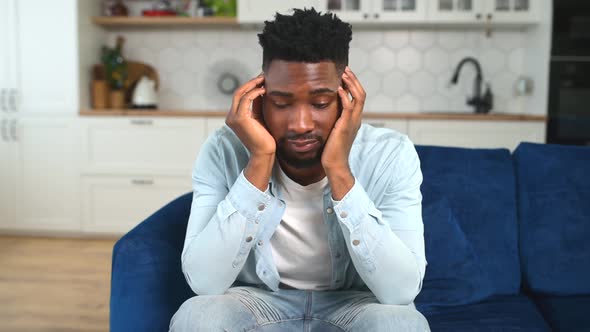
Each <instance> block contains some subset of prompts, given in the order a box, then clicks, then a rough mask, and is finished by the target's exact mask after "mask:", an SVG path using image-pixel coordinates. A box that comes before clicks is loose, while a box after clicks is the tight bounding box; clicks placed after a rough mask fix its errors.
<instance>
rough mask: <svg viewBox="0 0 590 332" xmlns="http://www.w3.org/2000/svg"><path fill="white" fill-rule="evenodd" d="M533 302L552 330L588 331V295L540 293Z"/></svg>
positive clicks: (589, 296)
mask: <svg viewBox="0 0 590 332" xmlns="http://www.w3.org/2000/svg"><path fill="white" fill-rule="evenodd" d="M535 302H536V303H537V306H538V307H539V310H540V311H541V313H542V314H543V316H544V317H545V320H546V321H547V322H548V323H549V325H551V328H553V330H554V331H580V332H582V331H590V315H589V314H588V308H590V295H579V296H556V295H541V296H537V297H535Z"/></svg>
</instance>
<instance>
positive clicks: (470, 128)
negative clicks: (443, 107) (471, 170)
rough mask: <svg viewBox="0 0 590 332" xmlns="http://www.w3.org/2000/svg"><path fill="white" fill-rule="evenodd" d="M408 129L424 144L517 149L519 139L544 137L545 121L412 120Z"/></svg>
mask: <svg viewBox="0 0 590 332" xmlns="http://www.w3.org/2000/svg"><path fill="white" fill-rule="evenodd" d="M408 132H409V133H408V136H409V137H410V139H411V140H412V141H413V142H414V143H415V144H421V145H441V146H457V147H467V148H507V149H510V150H514V149H515V148H516V147H517V146H518V144H519V143H520V142H535V143H543V142H544V141H545V123H544V122H524V121H471V120H468V121H453V120H444V121H433V120H410V121H409V124H408Z"/></svg>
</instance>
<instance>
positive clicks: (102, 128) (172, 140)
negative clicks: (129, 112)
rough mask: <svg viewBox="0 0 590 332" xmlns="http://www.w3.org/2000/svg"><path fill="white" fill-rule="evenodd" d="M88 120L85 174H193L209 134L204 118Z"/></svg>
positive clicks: (85, 137)
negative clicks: (197, 157)
mask: <svg viewBox="0 0 590 332" xmlns="http://www.w3.org/2000/svg"><path fill="white" fill-rule="evenodd" d="M84 120H85V121H84V122H85V126H84V132H85V135H84V138H83V146H84V147H85V149H84V151H85V153H84V155H83V156H82V159H83V160H82V162H83V172H84V173H85V174H98V173H101V174H166V175H184V174H190V172H191V170H192V166H193V164H194V162H195V158H196V156H197V154H198V152H199V150H200V148H201V145H202V144H203V142H204V140H205V138H206V135H207V134H206V128H205V126H206V121H205V119H204V118H195V119H193V118H191V119H164V118H148V117H138V118H130V119H129V118H118V119H117V118H107V119H102V118H101V119H84Z"/></svg>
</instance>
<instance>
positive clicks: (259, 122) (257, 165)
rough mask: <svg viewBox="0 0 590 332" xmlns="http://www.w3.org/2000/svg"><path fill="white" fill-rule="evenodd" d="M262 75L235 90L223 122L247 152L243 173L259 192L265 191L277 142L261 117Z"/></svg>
mask: <svg viewBox="0 0 590 332" xmlns="http://www.w3.org/2000/svg"><path fill="white" fill-rule="evenodd" d="M263 83H264V76H263V75H262V74H260V75H259V76H257V77H255V78H253V79H251V80H250V81H248V82H246V84H244V85H242V86H241V87H239V88H238V89H237V90H236V91H235V92H234V97H233V101H232V105H231V109H230V110H229V113H228V114H227V117H226V119H225V123H226V124H227V125H228V126H229V127H230V128H231V129H232V130H233V131H234V133H235V134H236V135H237V136H238V138H239V139H240V141H242V144H244V146H245V147H246V148H247V149H248V151H250V161H249V162H248V166H246V168H245V169H244V176H245V177H246V179H248V181H250V183H252V184H253V185H254V186H255V187H256V188H258V189H259V190H261V191H266V188H268V182H269V180H270V176H271V174H272V167H273V165H274V160H275V152H276V143H275V140H274V138H273V137H272V135H271V134H270V133H269V132H268V130H267V129H266V127H265V125H264V120H263V119H262V103H261V102H260V99H258V100H257V98H259V97H261V96H262V95H263V94H264V93H265V92H266V90H265V89H264V87H263Z"/></svg>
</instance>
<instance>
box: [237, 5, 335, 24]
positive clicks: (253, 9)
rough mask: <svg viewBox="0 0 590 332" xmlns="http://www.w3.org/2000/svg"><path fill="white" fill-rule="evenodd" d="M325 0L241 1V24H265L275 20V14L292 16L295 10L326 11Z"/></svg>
mask: <svg viewBox="0 0 590 332" xmlns="http://www.w3.org/2000/svg"><path fill="white" fill-rule="evenodd" d="M323 2H324V0H239V1H238V22H239V23H259V24H261V23H263V22H264V21H266V20H273V19H274V16H275V13H276V12H279V13H281V14H291V13H292V9H293V8H300V9H303V8H304V7H306V8H311V7H314V8H315V9H316V10H318V11H322V12H323V11H325V6H324V5H323Z"/></svg>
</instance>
